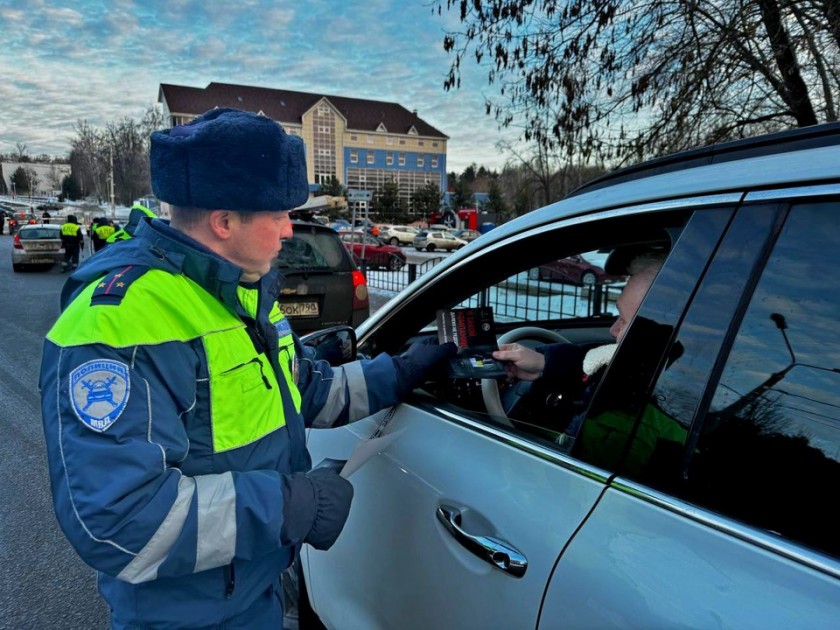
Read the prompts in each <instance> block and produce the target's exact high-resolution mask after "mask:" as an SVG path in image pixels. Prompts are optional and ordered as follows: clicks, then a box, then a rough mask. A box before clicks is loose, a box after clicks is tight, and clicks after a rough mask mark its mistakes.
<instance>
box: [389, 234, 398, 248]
mask: <svg viewBox="0 0 840 630" xmlns="http://www.w3.org/2000/svg"><path fill="white" fill-rule="evenodd" d="M388 242H389V243H391V245H393V246H394V247H398V246H399V244H400V239H398V238H397V237H396V236H392V237H391V240H390V241H388Z"/></svg>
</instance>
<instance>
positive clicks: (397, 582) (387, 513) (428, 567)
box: [303, 209, 731, 628]
mask: <svg viewBox="0 0 840 630" xmlns="http://www.w3.org/2000/svg"><path fill="white" fill-rule="evenodd" d="M729 212H731V209H720V210H716V211H710V212H709V213H708V214H704V215H703V216H701V217H700V218H699V219H698V220H697V221H695V220H694V219H693V218H691V220H690V221H689V222H688V225H687V226H686V227H685V229H686V230H689V231H690V232H691V233H692V234H698V235H699V236H697V237H696V238H694V239H693V240H692V241H691V242H692V247H691V250H690V251H688V252H687V254H686V257H687V258H689V259H690V260H691V261H692V264H693V267H691V266H690V265H689V267H690V268H692V269H695V270H696V271H697V273H698V274H699V270H702V268H703V266H704V265H705V264H706V262H707V257H708V256H709V255H710V254H711V251H712V249H713V247H714V245H715V244H716V243H717V239H718V237H719V234H720V232H722V230H723V229H724V226H725V225H726V221H727V218H728V213H729ZM679 216H680V217H681V218H680V223H679V225H680V229H682V225H683V222H684V221H686V220H688V219H687V217H690V216H691V212H690V211H686V210H685V209H680V211H679ZM642 221H644V222H645V225H644V230H642V228H641V227H639V232H640V233H644V234H649V233H651V232H652V231H654V230H655V231H656V232H657V233H661V234H665V231H664V229H662V227H661V224H666V223H667V224H668V225H670V221H671V218H670V217H669V216H668V215H656V216H654V215H648V214H646V215H644V216H640V217H635V216H632V217H620V218H617V219H615V218H609V219H606V220H604V221H602V222H599V223H595V224H592V225H588V224H586V222H581V221H575V222H573V223H572V224H571V225H569V226H568V227H566V225H565V224H562V223H561V224H559V226H554V228H553V229H550V230H549V229H546V230H542V231H539V232H536V233H534V234H530V233H529V234H527V235H523V236H522V238H519V239H514V240H513V242H512V243H511V245H510V246H509V247H501V248H490V249H489V250H487V251H486V252H479V253H477V254H473V255H472V256H471V257H470V258H469V259H468V260H466V261H462V263H460V264H459V265H457V266H453V267H452V268H451V269H453V272H452V274H451V275H450V276H447V277H445V278H444V279H443V280H442V281H441V282H439V283H437V284H435V285H432V286H431V287H430V288H429V289H428V290H426V291H425V292H422V293H420V294H418V295H415V296H414V298H413V300H412V302H411V304H410V305H408V306H406V307H404V308H402V309H400V308H395V309H394V310H393V313H394V315H393V317H392V319H391V320H387V321H385V322H383V323H382V328H381V330H380V331H378V332H379V333H381V336H382V337H387V334H388V333H389V332H390V333H393V334H396V331H398V330H402V331H403V332H404V331H405V330H411V329H414V326H415V325H416V324H418V323H421V324H422V323H424V318H425V317H427V316H428V314H429V313H432V314H433V313H434V307H435V306H440V307H446V306H452V304H451V303H446V302H444V301H443V300H444V299H445V298H446V296H449V295H451V294H452V293H453V291H462V290H464V289H463V287H465V286H469V281H470V280H471V281H472V282H473V285H472V290H473V291H475V293H474V294H473V298H470V300H472V299H475V300H478V302H479V303H480V302H481V301H482V300H486V299H488V295H489V294H491V293H492V294H494V295H495V296H496V297H497V298H498V300H500V301H499V302H497V304H498V305H499V306H498V308H497V314H498V317H499V321H500V322H502V321H503V320H504V321H505V323H506V324H512V323H517V324H518V323H521V324H528V323H530V322H531V320H532V319H533V318H534V317H541V318H549V319H550V318H552V317H554V315H552V314H543V315H540V314H539V312H538V311H537V310H535V309H531V308H530V307H529V306H527V305H523V307H522V308H520V307H518V306H513V305H509V306H511V309H510V310H509V311H505V310H504V309H503V306H504V300H506V299H508V298H506V297H504V296H508V297H509V296H510V294H511V291H512V290H514V288H515V287H516V286H519V285H525V286H524V289H523V290H524V291H525V293H527V294H528V295H529V296H530V297H531V298H534V297H535V296H537V295H538V294H540V295H544V294H545V295H544V297H545V300H546V302H545V303H546V304H549V303H550V304H551V305H553V306H559V305H560V304H561V303H563V301H564V300H570V299H575V300H578V301H579V302H580V305H581V306H582V307H583V308H584V310H586V308H587V305H588V310H589V312H590V313H591V312H595V313H596V316H595V318H594V321H595V322H597V323H598V325H599V326H601V328H600V330H602V331H604V332H606V329H607V327H608V326H609V323H610V322H611V321H612V320H611V318H609V319H603V316H604V314H603V313H602V312H601V311H600V309H598V308H595V309H593V308H592V301H593V299H595V300H598V299H601V298H602V297H604V298H605V300H604V301H605V302H606V303H607V304H608V305H609V306H610V307H612V306H614V303H615V293H614V294H612V296H611V298H609V299H606V297H605V296H603V295H601V294H600V293H597V292H596V291H595V290H594V289H593V290H590V289H589V288H583V289H580V288H578V289H573V290H569V289H565V288H562V287H556V288H554V289H556V290H555V292H553V293H551V295H552V296H554V297H550V296H548V295H547V294H546V292H547V291H548V290H549V289H552V288H548V289H546V288H543V290H540V291H536V290H534V287H533V285H531V284H530V283H529V282H528V270H529V269H531V268H532V267H534V266H536V265H539V264H541V263H543V262H546V260H545V258H548V259H551V253H552V249H553V250H557V249H558V248H561V247H563V246H566V247H571V245H568V244H573V243H577V242H579V241H582V240H587V241H592V242H591V245H592V247H591V249H597V248H598V246H599V245H600V244H601V243H600V242H599V241H597V240H596V238H600V237H601V235H603V239H604V240H606V241H609V240H610V239H615V238H619V237H622V236H623V235H625V234H626V233H628V231H630V232H632V230H633V229H634V228H635V226H636V224H637V223H639V222H642ZM692 226H693V227H692ZM680 242H682V241H680ZM698 242H699V243H700V244H699V245H698ZM564 243H566V245H563V244H564ZM557 253H561V254H562V252H557ZM538 256H542V258H543V259H539V258H538ZM555 259H556V256H555ZM513 264H518V265H519V267H518V268H517V269H514V270H513V271H515V272H516V273H514V275H512V276H506V277H503V276H500V277H499V279H500V280H501V282H498V283H497V284H495V285H493V286H492V287H484V286H483V285H482V284H480V280H479V278H482V277H485V274H491V276H492V274H496V273H507V271H505V270H508V271H509V270H511V267H512V265H513ZM686 265H688V263H686ZM689 277H691V276H689ZM692 289H693V287H688V286H686V287H684V288H682V290H681V291H679V292H677V293H676V294H675V295H674V296H673V298H674V302H673V308H675V309H677V310H678V311H680V312H681V308H682V307H681V306H680V305H681V303H682V304H684V303H685V302H686V301H687V300H688V299H689V296H690V295H691V292H692ZM571 296H575V297H571ZM561 297H562V299H559V298H561ZM555 298H557V299H555ZM455 299H458V298H457V297H456V298H455ZM541 299H542V298H541ZM680 300H681V301H682V302H680ZM467 302H469V303H472V302H471V301H469V300H468V301H467ZM464 303H466V302H464ZM534 303H535V302H534ZM561 308H563V309H567V310H568V311H569V312H570V316H571V317H572V318H573V320H570V325H573V326H576V327H575V328H574V329H570V331H569V333H568V334H576V335H578V336H580V337H581V338H583V337H584V336H585V331H584V330H583V329H581V328H579V327H577V326H579V324H580V321H579V320H581V318H582V314H583V310H581V309H579V308H576V307H574V306H571V307H570V306H569V305H568V304H566V305H565V306H563V307H561ZM611 312H613V313H614V312H615V311H614V310H613V311H611ZM418 313H419V314H418ZM424 313H425V314H424ZM506 313H507V314H506ZM508 318H510V319H508ZM602 319H603V321H602ZM514 320H515V322H514ZM420 328H422V326H421V327H420ZM377 343H380V344H382V345H383V346H387V340H383V339H377V338H376V334H374V335H373V336H372V338H371V339H369V340H367V341H365V342H364V343H363V346H368V347H369V346H370V345H371V344H373V345H376V344H377ZM456 389H457V387H456ZM450 394H451V396H450V397H449V398H446V399H444V398H443V397H442V396H441V395H439V394H438V395H425V394H422V393H418V394H416V395H415V396H413V397H412V398H411V399H410V400H408V401H406V402H405V403H403V404H401V405H399V406H398V407H396V408H395V409H394V410H393V413H389V412H381V413H380V414H378V415H376V416H374V417H372V418H368V419H365V420H363V421H361V422H357V423H354V424H352V425H349V426H348V427H346V428H343V429H340V430H335V431H316V430H312V431H310V434H309V435H310V437H309V447H310V451H311V454H312V457H313V462H315V463H316V464H317V463H318V462H319V461H320V460H321V459H323V458H328V457H329V458H337V457H346V456H347V454H348V453H349V452H350V451H351V450H352V448H354V447H355V446H356V445H357V444H359V443H360V442H363V441H365V440H367V439H368V438H369V437H370V436H371V435H372V434H375V433H376V434H381V435H383V436H386V437H387V436H390V437H391V438H392V439H394V441H393V442H391V443H390V444H389V445H388V446H387V447H386V448H385V449H384V450H383V451H382V452H381V453H379V454H378V455H376V456H375V457H373V458H372V459H371V460H370V461H369V462H368V463H366V464H365V465H364V466H363V467H362V468H361V469H360V470H358V471H357V472H355V473H354V474H353V475H352V476H351V480H352V482H353V484H354V488H355V491H356V494H355V498H354V503H353V507H352V510H351V513H350V517H349V519H348V521H347V524H346V526H345V529H344V531H343V533H342V535H341V537H340V538H339V540H338V542H337V543H336V545H335V546H334V547H333V548H332V549H331V550H329V552H318V551H315V550H312V549H309V548H305V549H304V553H303V561H304V563H305V570H306V575H307V578H308V588H309V593H310V596H311V599H312V601H313V603H314V607H315V609H316V611H317V612H318V614H319V615H320V616H321V617H322V619H323V620H324V621H325V623H326V624H327V625H328V626H329V627H337V628H345V627H346V628H430V627H442V628H529V627H531V628H534V627H537V625H538V622H539V614H540V611H541V607H542V605H543V598H544V594H545V589H546V586H547V584H548V583H549V580H550V577H551V574H552V571H554V570H555V565H556V560H557V558H558V557H559V556H560V554H561V552H562V550H563V549H564V548H565V547H566V545H568V544H569V541H570V540H572V539H573V537H574V534H575V532H576V531H577V530H578V528H579V527H580V526H581V524H582V523H584V522H585V521H586V517H587V515H588V514H589V513H590V511H591V510H592V509H593V507H594V506H595V505H596V504H597V502H598V500H599V497H601V495H602V494H603V492H604V491H605V489H606V488H607V486H608V482H609V480H610V478H611V475H612V473H611V471H610V470H609V469H605V468H602V467H596V466H592V465H590V464H589V463H587V462H585V461H583V460H581V459H580V458H577V457H574V456H573V455H569V454H568V453H566V452H565V451H564V446H562V445H561V444H559V443H558V442H557V441H556V440H555V439H554V437H556V436H557V434H556V433H551V434H550V435H551V437H546V434H548V433H549V432H547V431H535V430H534V429H533V427H525V428H524V429H523V428H522V426H517V425H513V424H511V423H510V422H509V421H508V423H507V424H505V422H504V421H503V420H502V419H501V418H494V417H492V416H490V415H488V414H486V413H485V414H479V413H470V412H468V411H467V410H465V409H463V408H462V406H461V405H462V404H466V403H461V402H460V401H461V400H462V399H459V396H461V395H463V394H464V392H458V391H453V392H450ZM548 420H550V419H548ZM488 549H489V551H488ZM572 583H574V582H572Z"/></svg>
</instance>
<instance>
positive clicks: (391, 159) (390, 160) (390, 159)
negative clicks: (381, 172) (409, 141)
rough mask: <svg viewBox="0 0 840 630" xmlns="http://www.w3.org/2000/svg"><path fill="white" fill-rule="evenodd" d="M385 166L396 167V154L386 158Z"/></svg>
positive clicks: (389, 154)
mask: <svg viewBox="0 0 840 630" xmlns="http://www.w3.org/2000/svg"><path fill="white" fill-rule="evenodd" d="M385 164H386V165H388V166H393V165H394V154H393V153H390V152H389V153H388V154H387V155H386V156H385Z"/></svg>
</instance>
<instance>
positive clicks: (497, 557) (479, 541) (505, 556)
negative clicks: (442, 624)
mask: <svg viewBox="0 0 840 630" xmlns="http://www.w3.org/2000/svg"><path fill="white" fill-rule="evenodd" d="M437 517H438V520H439V521H440V522H441V523H443V526H444V527H445V528H446V529H447V530H448V531H449V533H451V534H452V535H453V536H454V537H455V540H457V541H458V542H459V543H460V544H461V545H463V546H464V547H466V548H467V549H468V550H469V551H471V552H472V553H474V554H475V555H477V556H478V557H479V558H481V559H482V560H485V561H486V562H489V563H490V564H492V565H493V566H494V567H496V568H497V569H499V570H501V571H504V572H505V573H509V574H510V575H512V576H513V577H517V578H521V577H522V576H523V575H525V569H527V568H528V560H527V559H526V558H525V556H523V555H522V554H521V553H519V551H518V550H516V549H514V548H513V547H512V546H511V545H509V544H508V543H506V542H504V541H503V540H499V539H497V538H492V537H491V536H474V535H472V534H469V533H467V532H465V531H464V529H463V528H462V527H461V512H460V511H459V510H458V509H457V508H454V507H452V506H451V505H441V506H438V509H437Z"/></svg>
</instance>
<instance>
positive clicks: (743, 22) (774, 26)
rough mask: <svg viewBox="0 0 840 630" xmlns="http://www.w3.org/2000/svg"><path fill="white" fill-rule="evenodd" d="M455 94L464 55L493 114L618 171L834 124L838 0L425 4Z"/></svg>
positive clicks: (527, 135) (839, 51) (448, 0)
mask: <svg viewBox="0 0 840 630" xmlns="http://www.w3.org/2000/svg"><path fill="white" fill-rule="evenodd" d="M433 8H434V10H436V11H437V12H438V13H441V12H443V11H444V10H446V11H449V10H456V9H457V10H458V11H459V16H460V21H461V25H462V27H463V28H462V30H460V31H458V32H450V33H447V34H446V35H445V37H444V47H445V49H446V50H447V51H449V52H450V53H451V54H452V55H453V56H454V59H453V61H452V63H451V66H450V69H449V75H448V77H447V79H446V81H445V84H444V87H445V89H457V88H458V87H460V81H461V74H460V71H461V64H462V63H463V62H465V61H466V60H468V59H469V57H470V56H472V57H473V58H474V59H475V61H476V62H477V63H478V64H479V65H481V66H482V67H485V68H486V69H487V77H488V81H489V82H490V83H491V84H494V85H496V86H497V87H498V91H499V94H500V96H499V97H498V98H495V99H488V100H487V102H486V108H487V113H488V114H493V115H494V116H495V118H496V120H497V121H498V122H499V123H500V125H502V126H517V125H518V126H521V128H522V137H523V138H524V139H525V140H534V141H536V142H538V143H539V144H541V145H543V146H545V147H547V148H549V149H551V150H556V151H560V152H564V153H566V154H568V155H572V154H574V155H577V156H578V157H579V158H584V159H586V158H596V159H602V160H609V161H611V162H614V163H617V164H620V163H622V162H625V161H627V160H631V159H639V158H644V157H650V156H653V155H660V154H663V153H666V152H671V151H675V150H680V149H684V148H688V147H692V146H697V145H700V144H706V143H709V142H717V141H723V140H729V139H734V138H740V137H745V136H749V135H754V134H756V133H761V132H766V131H770V130H777V129H782V128H786V127H791V126H805V125H811V124H815V123H817V122H822V121H829V120H835V119H836V117H837V110H836V101H837V95H838V89H840V76H838V71H837V68H838V67H840V64H838V61H840V59H839V58H838V57H840V25H838V24H840V20H839V19H838V17H840V0H729V1H728V2H715V1H713V0H677V1H672V0H638V1H636V0H433Z"/></svg>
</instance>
